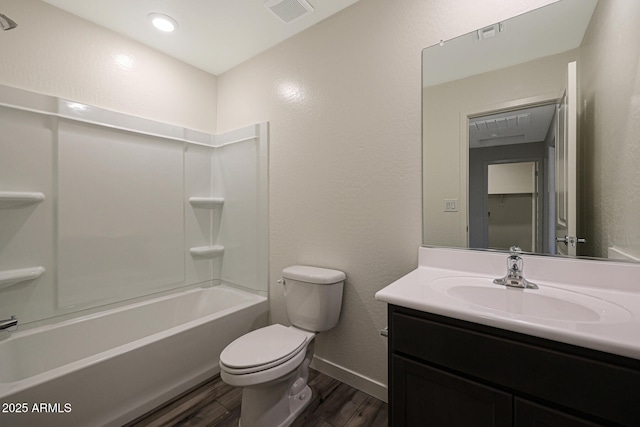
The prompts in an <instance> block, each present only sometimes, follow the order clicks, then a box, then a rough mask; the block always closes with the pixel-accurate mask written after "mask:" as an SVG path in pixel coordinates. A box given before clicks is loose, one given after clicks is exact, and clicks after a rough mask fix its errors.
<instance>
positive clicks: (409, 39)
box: [218, 0, 549, 384]
mask: <svg viewBox="0 0 640 427" xmlns="http://www.w3.org/2000/svg"><path fill="white" fill-rule="evenodd" d="M516 3H517V4H516ZM547 3H549V1H534V0H530V1H520V2H513V1H505V0H491V1H483V2H471V1H467V0H454V1H452V0H430V1H425V0H403V1H401V2H399V1H388V0H361V1H360V2H358V3H356V4H355V5H353V6H351V7H349V8H347V9H345V10H343V11H342V12H340V13H339V14H337V15H335V16H333V17H331V18H329V19H327V20H325V21H323V22H321V23H319V24H317V25H316V26H314V27H312V28H310V29H308V30H307V31H305V32H303V33H301V34H299V35H297V36H296V37H293V38H292V39H289V40H288V41H286V42H284V43H282V44H280V45H278V46H276V47H274V48H273V49H270V50H269V51H267V52H265V53H264V54H261V55H258V56H257V57H255V58H253V59H251V60H249V61H247V62H245V63H243V64H241V65H240V66H238V67H236V68H234V69H233V70H231V71H229V72H227V73H225V74H222V75H221V76H219V78H218V127H219V130H220V131H224V130H227V129H233V128H235V127H238V126H240V125H242V124H244V123H250V122H256V121H263V120H268V121H269V122H270V174H269V177H270V229H271V231H270V248H271V252H270V254H271V263H270V270H271V277H270V279H271V280H270V291H271V294H270V298H271V310H272V311H271V319H272V321H273V322H280V323H285V324H286V323H288V322H287V318H286V314H285V309H284V301H283V292H282V288H281V287H280V286H279V285H278V284H277V283H276V280H277V279H278V278H279V277H280V273H281V271H282V269H283V268H284V267H286V266H288V265H292V264H311V265H318V266H327V267H332V268H337V269H341V270H343V271H345V272H346V273H347V283H346V287H345V296H344V305H343V311H342V318H341V322H340V324H339V325H338V326H337V327H336V328H335V329H334V330H332V331H329V332H326V333H323V334H320V336H318V341H317V346H316V355H317V356H319V357H321V358H323V359H326V360H328V361H329V362H330V363H333V364H336V365H339V366H341V367H343V368H346V369H348V370H351V371H353V372H355V373H356V374H357V375H360V376H363V377H366V378H369V379H372V380H373V381H375V382H378V383H382V384H386V376H387V365H386V363H387V362H386V360H387V358H386V356H387V355H386V351H387V347H386V346H387V342H386V339H385V338H382V337H380V335H379V333H378V329H379V328H382V327H384V326H385V325H386V323H387V319H386V305H385V304H382V303H379V302H376V301H375V300H374V294H375V292H376V291H378V290H379V289H381V288H382V287H384V286H386V285H387V284H389V283H390V282H392V281H393V280H395V279H397V278H399V277H401V276H402V275H404V274H406V273H408V272H409V271H410V270H412V269H413V268H415V267H416V265H417V248H418V246H419V245H420V243H421V240H422V237H421V228H422V225H421V221H422V220H421V142H420V141H421V137H420V132H421V125H420V122H421V117H420V109H421V107H420V103H421V101H420V100H421V93H420V92H421V90H420V88H421V59H420V58H421V54H420V53H421V50H422V49H423V48H424V47H426V46H430V45H433V44H435V43H437V42H438V41H439V40H440V39H448V38H451V37H454V36H456V35H459V34H462V33H465V32H468V31H471V30H473V29H475V28H478V27H482V26H485V25H488V24H491V23H494V22H495V21H499V20H502V19H505V18H507V17H510V16H512V15H514V14H516V13H520V12H523V11H526V10H530V9H531V8H533V7H535V6H539V5H542V4H547Z"/></svg>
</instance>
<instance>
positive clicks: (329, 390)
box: [126, 370, 388, 427]
mask: <svg viewBox="0 0 640 427" xmlns="http://www.w3.org/2000/svg"><path fill="white" fill-rule="evenodd" d="M309 386H310V387H311V390H312V391H313V397H312V399H311V403H310V404H309V406H308V407H307V408H306V409H305V410H304V412H303V413H302V414H300V416H299V417H298V418H297V419H296V420H295V421H294V423H293V424H292V427H343V426H344V427H366V426H369V427H386V426H387V415H388V413H387V404H386V403H384V402H382V401H380V400H378V399H376V398H374V397H371V396H369V395H368V394H366V393H363V392H361V391H359V390H356V389H355V388H353V387H350V386H348V385H346V384H344V383H341V382H340V381H338V380H335V379H333V378H331V377H328V376H327V375H324V374H321V373H319V372H317V371H315V370H310V373H309ZM241 401H242V389H241V388H239V387H231V386H229V385H227V384H225V383H224V382H223V381H222V380H221V379H220V377H219V376H216V377H214V378H212V379H210V380H208V381H206V382H204V383H202V384H200V385H199V386H197V387H195V388H193V389H192V390H190V391H188V392H186V393H184V394H183V395H181V396H179V397H177V398H176V399H174V400H172V401H170V402H168V403H166V404H164V405H162V406H160V407H158V408H156V409H154V410H153V411H151V412H149V413H147V414H145V415H143V416H142V417H140V418H138V419H136V420H134V421H132V422H131V423H129V424H127V425H126V427H160V426H163V427H166V426H184V427H236V426H237V425H238V420H239V419H240V403H241Z"/></svg>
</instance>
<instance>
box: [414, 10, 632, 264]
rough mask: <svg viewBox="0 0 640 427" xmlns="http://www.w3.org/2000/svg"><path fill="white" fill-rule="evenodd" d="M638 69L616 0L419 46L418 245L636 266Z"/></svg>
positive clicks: (626, 16) (624, 13) (627, 21)
mask: <svg viewBox="0 0 640 427" xmlns="http://www.w3.org/2000/svg"><path fill="white" fill-rule="evenodd" d="M639 65H640V2H632V1H628V0H599V1H598V0H560V1H558V2H555V3H552V4H550V5H547V6H544V7H541V8H539V9H536V10H533V11H531V12H528V13H525V14H523V15H519V16H516V17H513V18H511V19H508V20H505V21H503V22H498V23H495V25H491V26H488V27H485V28H482V29H479V30H477V31H473V32H471V33H468V34H465V35H463V36H460V37H457V38H455V39H451V40H446V41H443V42H441V43H439V44H437V45H435V46H431V47H428V48H426V49H424V50H423V53H422V67H423V77H422V80H423V83H422V100H423V102H422V114H423V116H422V129H423V130H422V132H423V150H422V151H423V244H425V245H429V246H444V247H460V248H478V249H496V250H507V249H508V248H509V247H511V246H518V247H520V248H521V249H522V250H523V251H524V252H531V253H540V254H552V255H565V256H583V257H590V258H602V259H605V258H606V259H616V260H625V261H636V262H637V261H640V71H639V70H640V68H638V66H639Z"/></svg>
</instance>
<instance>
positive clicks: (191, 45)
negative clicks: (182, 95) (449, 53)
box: [44, 0, 358, 75]
mask: <svg viewBox="0 0 640 427" xmlns="http://www.w3.org/2000/svg"><path fill="white" fill-rule="evenodd" d="M44 1H45V2H47V3H49V4H51V5H53V6H56V7H59V8H60V9H63V10H66V11H67V12H70V13H72V14H74V15H77V16H80V17H82V18H85V19H87V20H89V21H91V22H94V23H96V24H98V25H100V26H103V27H106V28H108V29H110V30H113V31H115V32H117V33H120V34H123V35H125V36H127V37H130V38H132V39H134V40H137V41H139V42H141V43H143V44H145V45H147V46H150V47H153V48H155V49H157V50H159V51H161V52H164V53H166V54H167V55H170V56H173V57H175V58H177V59H180V60H182V61H184V62H186V63H188V64H191V65H193V66H195V67H197V68H200V69H202V70H205V71H207V72H209V73H211V74H214V75H219V74H221V73H223V72H225V71H227V70H229V69H230V68H233V67H234V66H236V65H238V64H240V63H241V62H244V61H246V60H247V59H249V58H251V57H253V56H255V55H257V54H259V53H261V52H263V51H265V50H267V49H269V48H270V47H272V46H275V45H277V44H278V43H280V42H282V41H283V40H285V39H287V38H289V37H291V36H293V35H294V34H297V33H299V32H300V31H303V30H305V29H306V28H309V27H310V26H312V25H314V24H316V23H318V22H320V21H322V20H323V19H325V18H327V17H329V16H331V15H333V14H335V13H337V12H339V11H340V10H342V9H344V8H345V7H347V6H350V5H351V4H353V3H355V2H356V1H358V0H331V1H327V0H309V3H310V4H311V5H312V6H313V8H314V10H313V12H311V13H310V14H307V15H304V16H303V17H301V18H299V19H297V20H295V21H293V22H291V23H289V24H286V23H284V22H283V21H281V20H280V19H278V18H277V17H276V16H275V15H274V14H273V13H272V12H271V11H269V10H268V9H267V8H266V7H265V6H264V0H89V1H87V0H44ZM150 13H162V14H165V15H169V16H171V17H172V18H174V19H175V20H176V21H178V24H179V27H178V29H177V30H176V31H174V32H173V33H161V32H160V31H158V30H156V29H155V28H154V27H153V26H152V25H151V22H150V20H149V19H148V15H149V14H150Z"/></svg>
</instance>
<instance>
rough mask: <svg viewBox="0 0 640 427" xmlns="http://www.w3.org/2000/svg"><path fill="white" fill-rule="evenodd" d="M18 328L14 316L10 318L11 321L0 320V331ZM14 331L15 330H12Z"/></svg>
mask: <svg viewBox="0 0 640 427" xmlns="http://www.w3.org/2000/svg"><path fill="white" fill-rule="evenodd" d="M13 327H15V328H16V329H17V328H18V319H17V318H16V316H11V319H4V320H0V331H1V330H5V329H6V330H9V328H13ZM14 330H15V329H14Z"/></svg>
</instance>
